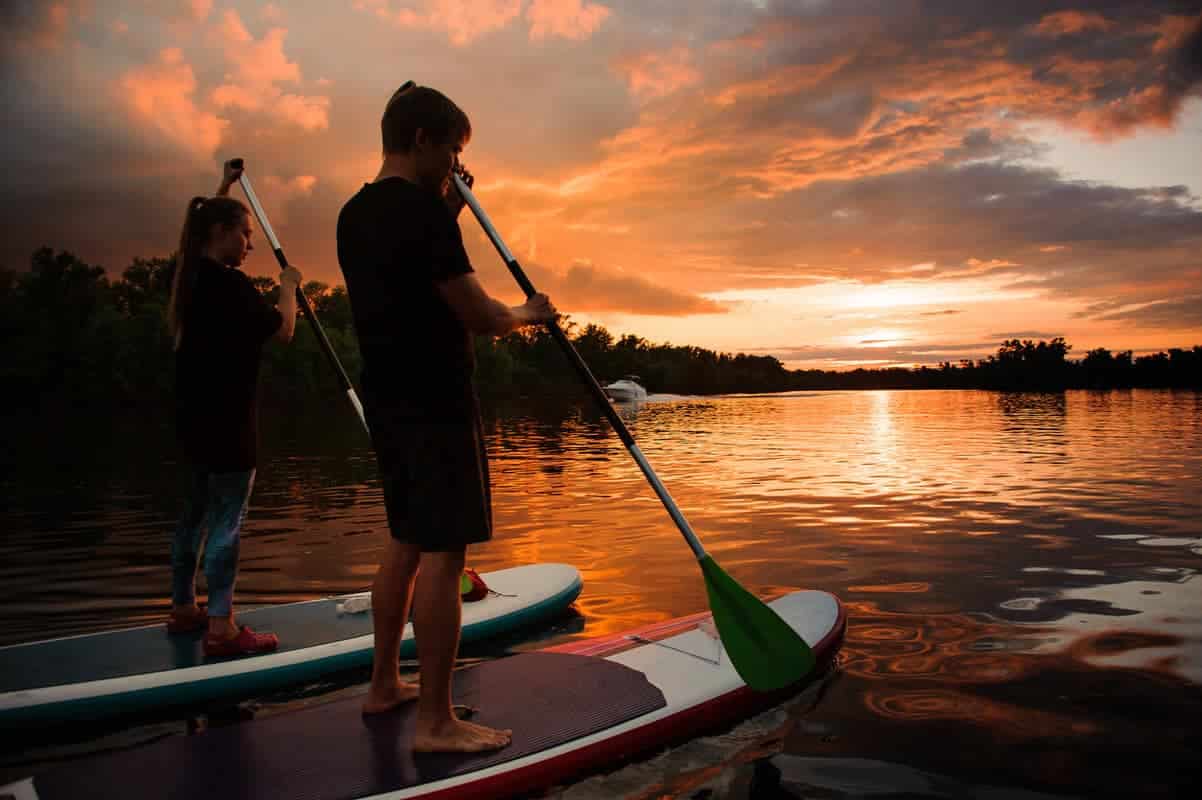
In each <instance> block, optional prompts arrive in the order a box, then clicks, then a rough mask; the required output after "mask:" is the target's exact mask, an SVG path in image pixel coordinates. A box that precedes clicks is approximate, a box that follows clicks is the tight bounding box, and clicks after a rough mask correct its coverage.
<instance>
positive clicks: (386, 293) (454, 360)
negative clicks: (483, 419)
mask: <svg viewBox="0 0 1202 800" xmlns="http://www.w3.org/2000/svg"><path fill="white" fill-rule="evenodd" d="M338 263H339V265H340V266H341V267H342V274H343V277H344V279H345V280H346V290H347V294H348V296H349V297H350V301H351V311H352V314H353V315H354V319H355V330H356V332H357V334H358V337H359V350H360V353H361V354H362V356H363V373H362V380H363V392H364V399H365V400H366V401H367V406H368V412H369V415H371V413H372V411H373V409H374V410H375V411H376V412H377V415H379V414H384V415H386V416H387V419H388V421H397V422H402V423H403V422H406V421H409V422H459V421H466V420H470V419H472V418H473V416H474V414H475V400H474V398H475V392H474V389H473V387H472V373H473V372H474V370H475V353H474V350H473V339H472V336H471V332H470V331H469V330H468V329H467V327H466V326H465V325H464V324H463V322H462V321H460V319H459V317H458V316H457V315H456V314H455V311H454V310H453V309H452V308H451V307H450V306H449V305H448V304H447V302H446V301H445V300H444V299H443V297H442V295H441V294H440V293H439V292H438V288H437V284H438V283H439V282H442V281H446V280H449V279H451V278H455V277H458V276H460V275H465V274H467V273H469V272H472V271H473V270H472V265H471V262H470V261H469V260H468V257H467V251H466V250H464V247H463V234H462V233H461V232H460V230H459V223H458V222H456V221H455V219H454V218H453V217H452V216H451V213H450V211H448V210H447V207H446V205H445V204H444V203H443V201H442V198H440V197H439V196H438V195H437V194H436V193H434V192H432V191H430V190H428V189H425V188H422V187H420V186H417V185H416V184H413V183H411V182H409V181H407V180H405V179H403V178H396V177H393V178H386V179H384V180H382V181H378V182H376V183H369V184H365V185H364V186H363V188H362V189H360V190H359V192H358V193H357V194H356V195H355V196H354V197H352V198H351V199H350V200H348V201H347V203H346V205H345V206H343V208H342V212H341V213H340V214H339V215H338ZM383 421H384V420H381V422H383ZM369 425H371V427H372V430H373V434H374V433H375V430H376V427H377V426H376V425H373V424H372V422H371V420H370V419H369Z"/></svg>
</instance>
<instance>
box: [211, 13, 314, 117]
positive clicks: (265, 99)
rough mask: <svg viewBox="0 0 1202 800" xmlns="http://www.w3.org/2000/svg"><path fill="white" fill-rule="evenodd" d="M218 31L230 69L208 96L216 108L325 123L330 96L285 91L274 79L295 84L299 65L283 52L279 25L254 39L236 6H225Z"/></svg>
mask: <svg viewBox="0 0 1202 800" xmlns="http://www.w3.org/2000/svg"><path fill="white" fill-rule="evenodd" d="M218 35H219V36H220V38H221V41H222V42H223V44H224V47H225V56H226V59H227V61H229V62H230V63H231V64H232V65H233V67H234V69H233V72H232V73H230V74H227V75H226V83H223V84H222V85H220V86H218V87H217V88H215V89H214V90H213V91H212V92H211V94H210V99H211V100H212V102H213V103H214V105H216V106H217V107H219V108H237V109H241V110H243V111H256V112H257V111H264V110H269V111H270V112H271V113H272V115H273V116H275V117H277V118H279V119H282V120H285V121H287V122H290V123H292V124H294V125H297V126H299V127H300V128H302V129H303V130H306V131H314V130H324V129H325V128H327V127H328V126H329V105H330V99H329V98H328V97H325V96H322V95H301V94H290V93H288V94H286V93H285V92H284V91H283V90H281V89H280V88H279V87H278V86H277V85H276V84H277V83H299V82H300V81H301V71H300V67H299V65H297V64H296V62H294V61H289V60H288V57H287V56H286V55H285V54H284V38H285V37H286V36H287V35H288V32H287V30H285V29H284V28H272V29H271V30H269V31H268V32H267V33H266V35H264V37H263V38H262V39H261V40H258V41H256V40H255V38H254V37H253V36H251V34H250V32H249V31H247V29H246V27H245V26H244V25H243V24H242V20H241V18H240V17H239V16H238V13H237V12H236V11H226V12H225V13H224V14H223V15H222V18H221V24H220V26H219V28H218Z"/></svg>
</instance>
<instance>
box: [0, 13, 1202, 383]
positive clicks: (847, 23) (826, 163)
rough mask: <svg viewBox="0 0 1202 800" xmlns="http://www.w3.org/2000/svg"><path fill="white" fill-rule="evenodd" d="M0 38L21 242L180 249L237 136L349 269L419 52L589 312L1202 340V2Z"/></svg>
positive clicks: (453, 18)
mask: <svg viewBox="0 0 1202 800" xmlns="http://www.w3.org/2000/svg"><path fill="white" fill-rule="evenodd" d="M0 69H2V70H3V78H4V80H3V84H2V87H0V92H2V93H3V98H2V99H3V102H2V103H0V109H2V110H0V123H2V124H3V127H4V130H5V131H6V134H5V139H4V143H3V144H2V145H0V203H3V207H2V208H0V211H2V212H3V215H2V219H3V222H2V223H0V224H2V225H3V235H2V236H0V265H3V266H6V267H9V268H13V269H18V270H19V269H27V268H28V264H29V256H30V254H31V253H32V252H33V250H34V249H35V248H37V247H39V246H43V245H45V246H50V247H54V248H56V249H65V250H70V251H72V252H74V253H75V254H76V255H78V256H79V257H81V258H83V259H84V260H86V261H88V262H89V263H94V264H100V265H102V266H104V267H105V268H106V269H108V270H109V271H110V273H111V274H112V275H113V276H114V277H116V276H119V275H120V273H121V271H122V270H123V269H124V268H125V267H126V266H128V265H129V263H130V262H131V261H132V259H133V258H134V257H136V256H141V257H151V256H165V255H168V254H169V253H170V252H171V251H172V250H173V249H174V248H175V246H176V244H177V242H178V237H179V228H180V225H181V224H182V221H183V213H184V208H185V206H186V204H187V201H188V199H189V198H190V197H191V196H193V195H196V194H205V193H209V192H212V191H213V190H214V189H215V187H216V184H217V179H218V177H219V174H220V165H221V163H222V162H223V161H224V160H225V159H227V158H231V157H234V156H241V157H243V158H245V159H246V164H247V174H248V175H249V176H250V177H251V178H252V180H253V183H254V186H255V188H256V191H257V193H258V195H259V197H260V199H261V200H262V201H263V203H264V205H265V207H266V209H267V212H268V217H269V219H270V220H271V223H272V226H273V227H274V229H275V231H276V233H277V235H278V236H279V238H280V240H281V242H282V244H283V247H284V250H285V252H286V253H287V254H288V257H289V259H290V260H291V261H292V262H294V263H295V265H296V266H297V267H298V268H299V269H301V271H302V272H303V273H304V274H305V277H306V279H312V280H319V281H322V282H325V283H328V284H340V283H342V277H341V272H340V270H339V267H338V263H337V258H336V255H335V246H334V226H335V221H336V219H337V215H338V210H339V209H340V208H341V206H342V204H343V203H345V202H346V200H347V199H348V198H349V197H350V196H351V195H353V194H354V193H355V192H356V191H357V190H358V189H359V187H360V186H362V184H363V183H364V182H365V181H370V180H371V179H372V178H373V177H374V176H375V174H376V171H377V169H378V167H379V161H380V133H379V118H380V115H381V113H382V111H383V106H384V103H385V102H386V101H387V99H388V97H389V96H390V95H391V94H392V92H393V91H394V90H395V89H396V88H397V87H398V86H399V85H400V84H401V83H403V82H404V81H405V80H408V79H413V80H416V81H418V82H419V83H421V84H423V85H428V86H433V87H435V88H437V89H439V90H441V91H443V92H444V93H445V94H447V95H448V96H450V97H451V98H452V99H453V100H454V101H455V102H456V103H457V104H458V105H460V106H461V107H462V108H463V109H464V110H465V111H466V112H467V114H468V115H469V117H470V118H471V121H472V127H473V138H472V141H471V142H470V143H469V144H468V146H467V148H466V149H465V151H464V154H463V161H464V163H465V164H466V165H467V167H468V168H469V169H470V170H471V171H472V172H473V173H474V174H475V176H476V190H475V193H476V195H477V197H478V199H479V200H480V203H481V204H482V206H483V207H484V208H485V210H486V211H487V212H488V214H489V216H490V217H491V218H492V220H493V222H494V223H495V225H496V227H497V229H498V230H499V231H500V233H501V235H502V236H503V237H504V239H505V241H506V243H507V244H508V246H509V247H510V249H511V250H512V251H513V252H514V254H515V255H516V256H517V258H518V259H519V260H520V262H521V263H522V265H523V266H524V268H525V269H526V271H527V273H528V274H529V275H530V277H531V279H532V281H533V282H534V284H535V286H536V287H538V288H539V289H540V290H541V291H544V292H546V293H547V294H549V295H550V296H551V298H552V300H553V301H554V302H555V303H556V305H557V306H558V308H559V309H560V310H561V311H563V312H565V313H567V314H569V315H570V317H571V319H572V320H574V321H576V322H578V323H582V324H583V323H588V322H596V323H599V324H602V325H604V326H606V327H607V328H608V329H609V330H610V331H611V332H613V333H615V334H624V333H633V334H636V335H639V336H642V337H644V338H646V339H647V340H648V341H651V342H655V343H661V342H670V343H672V344H677V345H694V346H698V347H704V348H708V349H711V350H717V351H721V352H730V353H734V352H747V353H755V354H764V355H772V356H775V357H777V358H779V359H781V360H782V361H783V362H784V363H785V365H786V366H788V367H792V368H815V367H821V368H827V369H831V368H834V369H846V368H850V367H854V366H889V365H916V364H936V363H939V362H941V361H952V362H957V361H959V360H960V359H962V358H981V357H983V356H985V355H987V354H989V353H992V352H995V351H996V350H997V347H998V345H999V344H1000V343H1001V341H1002V340H1004V339H1009V338H1024V339H1025V338H1030V339H1036V340H1038V339H1047V338H1051V337H1054V336H1063V337H1065V338H1066V339H1067V340H1068V342H1069V343H1070V344H1071V345H1072V346H1073V351H1072V353H1071V354H1070V355H1071V356H1081V355H1084V353H1085V352H1087V351H1088V350H1090V349H1092V348H1095V347H1106V348H1109V349H1111V350H1112V351H1121V350H1128V349H1129V350H1133V351H1135V352H1136V354H1137V355H1138V354H1139V353H1143V352H1151V351H1156V350H1162V349H1165V348H1169V347H1188V346H1192V345H1194V344H1202V246H1200V245H1202V199H1200V198H1202V10H1199V7H1198V5H1197V3H1196V2H1161V1H1160V0H1145V1H1144V2H1125V3H1120V2H1107V1H1106V0H1095V2H1056V1H1055V0H1048V1H1047V2H1028V1H1026V0H1014V2H1010V3H965V2H953V0H929V1H923V0H877V1H876V2H869V1H868V0H793V2H770V1H769V0H761V1H759V2H757V1H756V0H724V1H723V2H718V1H717V0H690V1H689V2H646V0H643V1H641V2H640V1H637V0H632V1H631V2H609V0H602V1H601V2H590V0H407V1H402V0H351V2H345V3H341V2H333V1H332V0H296V1H295V2H283V1H282V0H281V1H280V2H271V3H262V2H220V0H176V1H175V2H170V1H168V2H148V1H147V0H124V1H123V2H110V1H109V0H60V2H54V3H46V2H31V1H29V0H15V2H8V3H5V4H3V6H2V7H0ZM235 192H237V190H235ZM460 223H461V226H462V228H463V230H464V233H465V240H466V241H467V244H468V251H469V253H470V255H471V257H472V260H473V263H474V265H475V267H476V269H477V271H478V272H479V274H480V277H481V280H482V281H483V282H484V284H485V286H486V288H488V290H489V291H490V292H491V293H493V294H495V295H496V296H499V297H501V298H503V299H505V300H507V301H510V302H513V303H517V302H519V300H520V297H521V295H520V292H519V291H518V290H517V288H516V286H515V285H514V284H513V281H512V279H511V278H510V277H509V275H508V273H507V272H506V270H505V269H504V266H503V265H502V264H501V262H500V260H499V258H498V257H497V255H496V253H495V251H494V250H493V249H492V247H491V246H490V244H489V243H488V240H487V239H486V238H485V237H484V234H483V233H482V231H481V230H480V228H479V226H478V225H477V224H476V222H475V220H474V219H472V218H471V215H470V211H465V212H464V215H463V217H461V220H460ZM258 243H259V245H260V247H259V250H258V251H257V252H256V253H254V254H252V257H251V259H250V260H249V261H248V263H247V264H246V267H245V269H246V270H247V272H249V273H251V274H255V275H272V276H274V275H276V274H277V273H278V268H277V267H276V266H275V263H274V261H273V260H272V258H271V256H270V253H269V250H268V248H267V247H266V246H265V245H266V242H265V241H264V240H263V239H262V237H260V239H259V242H258ZM352 301H353V298H352Z"/></svg>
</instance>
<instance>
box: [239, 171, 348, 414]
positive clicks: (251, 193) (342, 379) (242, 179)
mask: <svg viewBox="0 0 1202 800" xmlns="http://www.w3.org/2000/svg"><path fill="white" fill-rule="evenodd" d="M233 165H234V166H235V167H241V166H242V159H240V158H236V159H233ZM238 183H240V184H242V191H243V192H245V193H246V199H247V200H249V201H250V207H251V209H253V210H254V212H255V216H256V217H257V218H258V220H259V227H261V228H262V229H263V233H264V234H265V235H266V236H267V241H268V242H270V243H271V251H272V252H273V253H275V260H276V261H278V262H279V264H280V268H281V269H287V268H288V266H289V265H288V259H287V257H286V256H285V255H284V248H283V247H281V246H280V240H279V239H277V238H276V236H275V231H274V230H272V228H271V222H269V221H268V219H267V212H266V211H264V210H263V206H262V205H261V204H260V203H259V198H258V196H257V195H255V190H254V189H253V188H252V187H251V185H250V178H248V177H247V175H246V172H245V170H243V172H242V174H241V175H240V176H238ZM296 303H297V305H298V306H300V309H301V313H302V314H304V315H305V319H307V320H309V324H310V325H312V326H313V332H314V333H315V334H317V341H318V343H320V344H321V349H322V351H323V352H325V354H326V358H327V359H329V362H330V365H331V366H332V367H333V368H334V372H335V374H337V376H338V381H339V383H341V384H342V390H343V391H344V392H346V395H347V397H348V398H350V401H351V405H353V406H354V407H355V413H356V414H358V415H359V421H360V422H362V423H363V429H364V430H367V432H368V433H369V434H370V433H371V431H370V430H368V428H367V417H366V416H365V415H364V413H363V404H362V403H360V402H359V395H358V394H356V393H355V387H354V386H353V385H352V384H351V379H350V378H348V377H347V374H346V370H345V369H343V368H342V362H341V361H339V360H338V355H337V354H336V353H335V352H334V347H333V346H332V345H331V344H330V340H329V338H327V337H326V332H325V330H323V329H322V327H321V323H320V322H318V321H317V315H316V314H314V313H313V306H311V305H309V298H307V297H305V293H304V292H302V291H301V288H300V287H299V286H297V287H296Z"/></svg>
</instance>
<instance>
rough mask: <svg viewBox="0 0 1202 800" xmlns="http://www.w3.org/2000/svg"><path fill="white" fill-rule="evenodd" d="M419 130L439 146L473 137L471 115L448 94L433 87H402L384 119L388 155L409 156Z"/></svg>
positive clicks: (383, 135) (382, 125)
mask: <svg viewBox="0 0 1202 800" xmlns="http://www.w3.org/2000/svg"><path fill="white" fill-rule="evenodd" d="M418 128H421V129H422V130H423V131H425V132H426V136H428V137H429V138H431V139H432V140H433V141H435V142H437V143H438V144H446V143H447V142H449V141H455V142H466V141H467V140H468V139H470V138H471V136H472V123H471V122H470V121H469V120H468V118H467V114H465V113H463V110H462V109H461V108H459V106H457V105H455V104H454V103H453V102H451V99H450V98H449V97H447V96H446V95H445V94H443V93H442V92H440V91H438V90H437V89H431V88H430V87H429V86H413V87H411V88H404V87H402V88H401V89H399V90H397V92H396V94H394V95H393V96H392V98H391V99H390V100H389V101H388V105H387V106H386V107H385V108H384V116H383V118H382V119H381V120H380V133H381V134H382V137H383V140H384V152H385V153H408V152H409V151H410V150H412V149H413V145H414V140H415V138H416V136H417V130H418Z"/></svg>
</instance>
